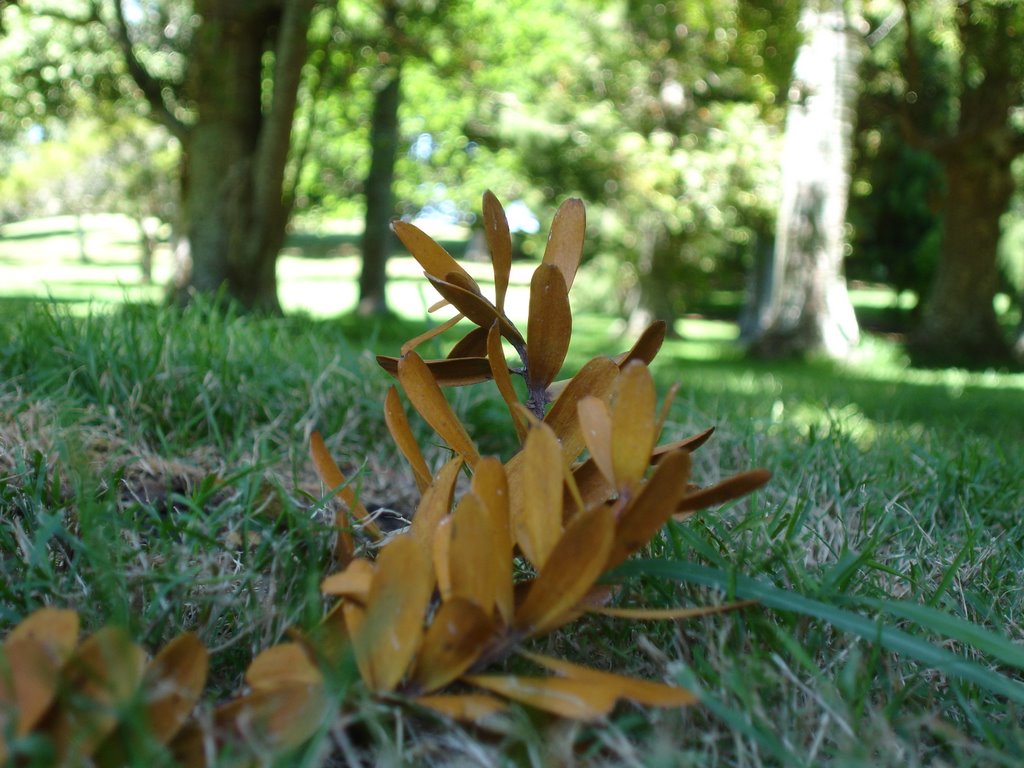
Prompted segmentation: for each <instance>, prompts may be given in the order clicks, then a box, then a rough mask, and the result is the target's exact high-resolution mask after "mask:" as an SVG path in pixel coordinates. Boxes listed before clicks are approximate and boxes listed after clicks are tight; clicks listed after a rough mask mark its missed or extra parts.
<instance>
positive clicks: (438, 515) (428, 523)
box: [409, 456, 462, 549]
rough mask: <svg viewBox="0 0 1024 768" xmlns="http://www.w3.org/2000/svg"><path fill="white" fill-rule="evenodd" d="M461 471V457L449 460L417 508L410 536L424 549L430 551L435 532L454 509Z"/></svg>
mask: <svg viewBox="0 0 1024 768" xmlns="http://www.w3.org/2000/svg"><path fill="white" fill-rule="evenodd" d="M461 469H462V458H461V457H459V456H456V457H454V458H452V459H449V460H448V461H447V462H446V463H445V465H444V466H443V467H441V471H440V472H438V473H437V477H435V478H434V482H433V483H431V484H430V487H429V488H427V490H426V493H424V494H423V498H422V499H420V503H419V506H417V507H416V514H415V515H413V517H412V525H411V526H410V527H409V534H410V535H411V536H412V537H413V538H414V539H416V541H418V542H419V543H420V546H422V547H423V548H424V549H429V548H431V547H432V546H433V545H434V531H435V530H436V529H437V526H438V524H439V523H440V522H441V520H443V519H444V517H445V516H446V515H447V514H448V512H449V511H450V510H451V508H452V496H453V494H454V493H455V481H456V480H458V479H459V470H461Z"/></svg>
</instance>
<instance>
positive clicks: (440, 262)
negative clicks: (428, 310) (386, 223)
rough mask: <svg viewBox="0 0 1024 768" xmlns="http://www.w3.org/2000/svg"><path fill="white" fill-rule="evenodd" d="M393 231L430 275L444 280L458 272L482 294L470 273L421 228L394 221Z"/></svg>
mask: <svg viewBox="0 0 1024 768" xmlns="http://www.w3.org/2000/svg"><path fill="white" fill-rule="evenodd" d="M391 229H392V230H394V233H395V234H396V235H398V239H399V240H401V241H402V245H404V246H405V247H406V249H407V250H408V251H409V253H411V254H412V257H413V258H414V259H416V261H418V262H419V263H420V266H421V267H423V269H424V270H425V271H426V272H427V274H428V275H433V276H434V277H440V278H443V277H444V276H445V275H447V274H448V273H449V272H456V273H458V274H460V275H462V276H463V277H464V278H465V279H466V280H467V281H468V282H469V283H470V284H471V285H473V286H475V290H476V292H477V293H479V292H480V286H478V285H477V284H476V281H475V280H473V278H472V277H470V276H469V273H468V272H466V270H464V269H463V268H462V267H460V266H459V263H458V262H457V261H456V260H455V259H453V258H452V257H451V254H449V253H448V251H446V250H445V249H444V248H442V247H441V246H440V245H438V244H437V243H436V242H435V241H434V239H433V238H432V237H430V235H428V234H427V233H425V232H424V231H423V230H421V229H420V228H419V227H417V226H416V225H414V224H409V223H408V222H405V221H393V222H391Z"/></svg>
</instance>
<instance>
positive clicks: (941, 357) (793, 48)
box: [0, 0, 1024, 367]
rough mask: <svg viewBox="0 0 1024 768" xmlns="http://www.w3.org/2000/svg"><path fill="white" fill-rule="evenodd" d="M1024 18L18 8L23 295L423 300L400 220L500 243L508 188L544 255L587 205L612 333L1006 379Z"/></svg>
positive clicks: (866, 5) (1019, 245)
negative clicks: (666, 331)
mask: <svg viewBox="0 0 1024 768" xmlns="http://www.w3.org/2000/svg"><path fill="white" fill-rule="evenodd" d="M1022 32H1024V5H1022V4H1019V3H1008V2H999V1H998V0H972V1H971V2H961V1H959V0H927V1H926V0H860V1H858V0H745V1H740V0H677V1H676V2H671V1H666V2H654V1H648V0H617V1H615V2H586V1H584V0H523V1H522V2H516V3H499V2H491V1H490V0H475V1H473V2H470V0H384V1H383V2H368V1H366V0H341V1H339V2H336V3H335V2H320V1H319V0H290V1H288V2H285V1H284V0H253V1H252V2H238V1H237V0H194V1H193V2H188V1H186V0H161V1H159V2H157V1H153V0H67V1H66V2H47V1H46V0H14V1H13V2H12V1H10V0H8V1H7V2H0V295H2V296H3V297H7V298H8V299H11V298H17V297H22V298H24V297H32V298H46V297H51V298H53V299H56V300H60V301H68V302H82V303H83V306H85V305H91V306H93V307H95V306H96V305H97V304H98V303H102V302H113V303H115V304H116V303H120V302H124V301H150V302H162V301H177V302H188V301H191V300H192V299H193V298H194V297H195V296H197V295H200V294H203V293H212V292H217V291H220V292H221V293H222V294H225V295H227V296H229V297H231V298H233V299H235V300H237V301H238V302H239V303H240V305H241V306H242V307H244V308H246V309H252V310H258V311H269V312H279V311H285V312H289V313H295V312H307V313H309V314H311V315H314V316H327V315H337V314H340V313H345V312H357V313H359V314H360V315H377V314H383V313H387V312H392V313H399V314H401V315H405V316H408V317H414V316H420V317H422V316H423V315H424V312H425V308H426V307H427V306H429V304H430V303H432V301H433V299H432V298H431V297H425V296H423V295H422V294H421V293H420V289H419V288H418V287H415V286H418V284H419V282H421V281H420V280H419V279H418V278H419V274H420V272H419V269H418V267H417V266H416V265H415V263H414V262H413V261H412V260H411V259H409V258H408V255H407V254H405V253H404V252H403V251H401V249H400V248H399V246H398V243H397V241H395V240H394V239H393V236H392V235H391V233H390V230H389V222H390V221H391V220H392V219H393V218H394V217H402V218H405V219H408V220H412V221H414V222H415V223H416V224H417V225H419V226H420V227H421V228H423V229H424V230H425V231H427V232H429V233H430V234H432V235H433V236H434V237H435V238H437V239H439V240H440V241H442V242H443V243H444V244H445V246H446V247H448V248H449V249H450V250H451V251H452V253H453V254H454V255H456V256H457V257H459V258H463V257H465V258H466V259H468V260H469V261H470V262H472V261H473V260H480V259H484V258H485V256H486V245H485V243H484V241H483V236H482V231H481V229H480V219H479V215H478V214H479V210H480V199H481V194H482V193H483V191H484V190H486V189H491V190H493V191H494V192H495V194H496V195H497V196H498V198H499V199H500V200H501V201H502V202H503V203H504V205H505V208H506V211H507V214H508V217H509V220H510V224H511V227H512V230H513V232H514V238H515V244H516V248H517V253H518V255H520V256H521V257H522V258H523V259H530V260H536V259H537V258H539V256H540V254H541V253H542V252H543V244H544V240H545V236H546V232H547V228H548V226H549V224H550V217H551V215H552V214H553V211H554V210H555V208H556V206H557V204H558V203H559V202H560V201H561V200H563V199H565V198H566V197H570V196H578V197H581V198H583V199H584V201H585V202H586V204H587V214H588V228H587V243H586V249H585V257H584V258H585V260H586V265H585V269H584V271H583V272H582V273H581V275H582V278H581V280H580V281H579V282H578V283H577V285H578V286H579V287H578V288H577V291H576V293H577V295H576V296H575V297H574V300H575V301H576V304H577V309H578V310H581V311H584V312H592V313H594V314H595V316H597V317H602V316H604V317H607V318H623V319H624V320H623V321H622V322H623V323H624V325H623V327H627V326H629V327H637V326H641V325H642V324H644V323H646V322H648V321H649V320H650V319H652V318H662V319H666V320H668V321H669V323H670V327H671V328H672V329H673V331H674V332H675V333H676V334H678V335H680V336H681V337H688V338H694V337H697V336H700V335H701V334H711V335H712V336H714V337H715V338H716V339H718V340H721V341H729V342H732V341H734V340H739V341H740V342H741V344H742V347H741V348H742V349H743V350H745V352H747V353H749V354H751V355H757V356H761V357H769V358H773V357H780V356H785V357H790V356H793V355H807V354H811V355H825V356H828V357H832V358H840V359H842V358H846V357H849V356H850V355H853V354H856V352H855V350H856V349H857V348H858V344H860V345H861V346H863V339H864V338H869V339H875V340H879V339H880V340H882V342H883V343H885V344H888V345H890V346H891V347H893V348H895V349H898V350H900V354H903V351H904V350H905V351H906V353H908V354H910V355H911V357H912V359H913V360H914V361H915V362H921V363H924V364H928V365H962V366H969V367H979V366H992V365H996V366H1003V367H1005V366H1014V365H1016V364H1017V363H1015V357H1014V346H1015V345H1016V346H1017V351H1018V355H1019V353H1020V350H1021V348H1022V347H1024V344H1022V342H1021V338H1022V335H1021V328H1022V325H1021V321H1020V317H1021V309H1020V308H1021V297H1022V292H1024V198H1022V196H1021V193H1020V190H1021V188H1022V187H1021V184H1022V181H1024V164H1022V162H1021V161H1020V155H1021V153H1022V152H1024V46H1022V45H1021V41H1020V38H1021V34H1022ZM483 266H484V272H483V273H482V275H483V276H486V274H487V270H486V265H483ZM523 275H525V277H524V278H523V280H521V281H520V291H519V293H518V294H515V292H513V294H510V295H512V296H514V295H519V296H520V299H522V300H523V301H525V287H526V283H525V281H526V280H528V275H529V271H528V269H525V268H524V271H523ZM514 279H516V278H515V276H514ZM513 312H515V310H514V309H513ZM1016 359H1017V360H1019V356H1018V357H1017V358H1016Z"/></svg>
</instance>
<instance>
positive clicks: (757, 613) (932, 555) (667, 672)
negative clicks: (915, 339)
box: [0, 243, 1024, 766]
mask: <svg viewBox="0 0 1024 768" xmlns="http://www.w3.org/2000/svg"><path fill="white" fill-rule="evenodd" d="M8 245H10V244H9V243H8ZM312 264H319V265H320V266H323V262H312ZM95 268H96V269H100V268H101V267H98V266H97V267H95ZM310 269H312V267H311V266H310ZM73 307H74V305H70V304H68V305H52V304H51V305H47V304H37V303H34V302H28V301H25V300H17V299H8V300H5V301H3V302H0V316H2V317H3V318H4V322H3V324H2V325H0V373H2V377H0V378H2V381H3V383H2V384H0V626H2V627H3V629H4V630H6V629H7V628H9V627H10V626H12V625H13V624H14V623H16V622H17V621H18V620H19V619H20V618H21V617H23V616H24V615H25V614H26V613H27V612H29V611H31V610H32V609H34V608H36V607H39V606H41V605H44V604H58V605H66V606H71V607H74V608H76V609H77V610H78V611H80V613H81V614H82V617H83V623H84V625H85V627H86V628H87V629H88V630H94V629H96V628H98V627H99V626H101V625H103V624H105V623H108V622H113V623H118V624H122V625H124V626H127V627H128V628H129V629H130V631H131V632H132V633H133V634H134V636H135V637H137V638H139V639H140V640H141V641H143V642H144V643H145V644H146V646H147V647H148V648H149V649H151V650H152V649H154V648H156V647H158V646H159V645H160V644H161V643H163V642H166V640H167V639H169V638H170V637H171V636H173V635H174V634H175V633H176V632H178V631H180V630H182V629H186V628H190V629H194V630H195V631H197V632H198V633H199V634H200V636H201V637H202V639H203V641H204V642H205V643H206V644H207V645H208V646H209V647H210V648H211V649H212V650H213V651H214V662H213V675H212V680H211V687H210V692H209V696H208V697H207V700H206V703H205V704H204V706H210V705H212V703H213V702H214V701H216V699H217V698H218V697H222V696H226V695H228V694H230V693H231V692H233V691H236V690H238V687H239V685H240V675H241V672H242V670H243V669H244V667H245V665H246V664H247V663H248V661H249V659H250V658H251V657H252V655H253V654H254V653H256V652H257V651H258V650H260V649H262V648H265V647H267V646H268V645H270V644H271V643H273V642H275V641H278V640H280V639H281V638H282V636H283V633H284V632H285V630H286V629H287V628H288V627H289V626H300V627H309V626H311V625H313V624H315V622H316V621H317V620H318V619H319V618H320V616H321V615H322V611H323V607H324V604H323V601H322V600H321V598H320V596H319V594H318V584H319V580H320V578H321V577H322V575H323V574H324V572H325V570H326V569H327V568H328V566H329V548H330V536H329V534H328V531H327V530H326V527H325V524H324V518H325V516H324V509H323V508H324V504H323V503H322V501H321V500H320V494H321V489H320V487H319V485H318V483H317V482H316V480H315V477H314V475H313V473H312V469H311V467H310V463H309V461H308V459H307V454H306V445H307V441H308V436H309V434H310V432H311V431H312V430H313V429H319V430H320V431H321V432H323V433H324V434H325V435H327V436H328V444H329V446H330V448H331V449H332V451H333V453H334V454H335V455H336V456H338V457H340V459H341V463H342V465H343V469H346V470H348V471H349V472H352V473H354V474H355V476H356V478H357V480H356V482H357V483H359V485H360V491H361V494H362V495H363V497H364V498H365V499H367V500H369V501H371V502H373V503H376V504H382V505H386V506H389V507H392V508H396V509H398V510H400V511H407V510H408V509H409V508H410V507H411V505H412V504H414V503H415V499H416V493H415V487H414V485H413V483H412V479H411V477H410V476H409V473H407V472H405V471H404V469H403V468H402V467H401V466H400V462H398V461H396V459H395V456H396V452H395V451H394V449H393V448H392V447H391V445H390V441H389V439H388V438H387V433H386V429H385V427H384V425H383V419H382V416H381V411H380V404H381V402H382V399H383V394H384V390H385V388H386V386H387V385H388V383H389V382H388V380H387V377H386V376H385V375H384V374H382V373H381V372H380V371H379V370H378V369H377V368H376V365H375V363H374V361H373V359H372V356H371V355H370V354H369V353H368V351H367V350H373V351H375V352H390V353H394V352H395V351H396V350H397V347H398V345H399V344H400V342H401V341H402V340H404V339H405V338H407V337H408V336H410V335H412V334H413V333H414V332H415V331H416V330H417V329H418V328H420V327H421V326H419V325H417V324H416V323H415V322H414V321H412V320H405V319H398V320H393V321H391V322H390V323H387V324H384V325H378V326H368V325H367V324H366V323H362V322H359V321H357V320H355V319H354V318H351V317H344V316H343V317H339V318H332V319H319V318H317V317H315V316H313V315H293V316H290V317H286V318H284V319H258V318H251V317H237V316H232V315H230V314H228V315H224V314H220V313H218V312H215V311H213V310H211V309H210V308H209V307H204V306H195V307H192V308H190V309H188V310H186V311H184V312H177V311H172V310H167V309H161V308H157V307H154V306H149V305H144V304H125V305H123V306H117V307H116V308H112V309H110V310H109V311H108V310H106V309H105V310H104V311H99V310H100V308H101V307H100V305H99V304H94V305H93V306H92V308H91V310H87V311H84V312H82V311H79V310H77V309H74V311H72V310H73ZM612 327H614V324H613V323H611V322H610V321H609V319H608V318H606V317H601V316H598V315H591V316H583V317H580V318H578V320H577V322H576V329H577V338H576V339H575V341H574V346H573V350H572V355H571V358H570V360H569V362H568V363H567V369H575V368H576V367H578V365H579V364H580V363H581V362H582V360H583V359H584V358H585V357H586V356H588V355H591V354H595V353H598V352H614V351H619V350H621V349H624V348H625V347H626V346H628V344H629V341H630V340H629V339H626V338H619V337H618V336H616V335H615V334H613V333H612V332H611V331H609V328H612ZM681 330H682V331H683V333H684V335H685V337H686V338H685V340H673V341H669V342H667V343H666V345H665V349H664V350H663V352H662V355H661V356H659V358H658V360H657V361H656V363H655V365H654V366H653V369H654V371H655V374H656V376H657V377H658V379H659V384H660V387H661V389H662V391H664V389H665V388H666V387H667V385H668V384H669V382H672V381H679V382H680V383H681V385H682V389H681V391H680V395H679V397H678V399H677V401H676V404H675V406H674V407H673V409H672V412H671V414H670V418H669V422H668V425H667V431H668V434H667V435H666V439H667V438H670V437H675V436H681V435H684V434H690V433H693V432H696V431H698V430H700V429H703V428H704V427H706V426H708V425H715V426H716V427H717V433H716V435H715V437H714V439H713V440H712V441H711V442H710V443H709V444H708V445H706V446H704V447H703V448H702V449H701V450H700V451H699V452H698V453H697V454H695V471H696V475H697V480H698V481H699V482H702V483H710V482H713V481H715V480H716V479H718V478H719V477H720V476H723V475H725V474H728V473H731V472H733V471H736V470H740V469H744V468H748V467H751V466H755V465H757V466H766V467H769V468H771V469H772V470H773V472H774V473H775V476H774V479H773V481H772V482H771V484H770V485H769V486H768V487H767V488H766V489H764V490H762V491H760V492H758V493H757V494H755V495H754V496H753V497H751V498H750V499H747V500H744V501H742V502H740V503H736V504H733V505H731V506H729V507H728V508H725V509H720V510H717V511H711V512H705V513H702V514H700V515H699V516H697V517H696V518H694V519H692V520H690V521H689V522H687V523H685V524H676V523H672V524H670V525H669V526H668V527H667V529H666V531H665V533H664V535H663V536H662V537H660V538H659V539H658V541H657V542H656V544H655V545H654V546H653V547H652V549H651V551H650V552H649V553H648V556H647V557H646V558H645V559H642V560H639V561H635V562H633V563H631V564H629V565H627V566H625V567H624V568H623V569H622V570H621V571H620V573H619V574H618V578H619V579H621V581H622V583H623V585H624V590H623V597H622V599H623V602H627V603H632V604H642V605H649V606H672V605H681V604H691V603H692V604H704V603H708V602H717V601H724V600H729V599H733V598H734V597H736V598H742V597H754V598H756V599H758V600H759V601H760V602H761V605H760V606H758V607H756V608H751V609H747V610H745V611H744V612H742V613H737V614H728V615H721V616H712V617H708V618H705V619H700V620H695V621H690V622H685V623H678V624H673V623H669V624H659V623H654V622H639V623H626V622H622V621H616V620H613V619H608V618H602V617H591V618H585V619H583V620H581V621H580V622H579V623H578V624H576V625H574V626H573V628H572V629H571V630H569V631H563V632H559V633H556V634H555V635H553V636H551V637H550V638H548V639H547V640H545V641H544V643H543V645H544V647H545V648H547V649H548V650H552V651H556V650H557V651H558V652H561V653H564V654H565V655H567V656H568V657H570V658H578V659H586V660H587V661H588V662H589V663H591V664H594V665H598V666H605V667H608V668H613V669H617V670H619V671H623V672H628V673H633V674H638V675H647V676H651V677H659V676H667V677H668V678H669V679H674V680H677V681H678V682H680V683H683V684H686V685H689V686H691V687H693V688H694V689H696V690H699V691H700V693H701V697H702V706H700V707H696V708H692V709H689V710H684V711H667V712H666V711H643V710H639V709H633V708H629V707H622V708H620V710H618V711H617V713H616V714H615V716H614V717H612V718H610V719H609V720H608V721H607V722H604V723H600V724H598V725H597V726H579V725H571V724H565V723H557V722H551V721H546V720H543V719H539V718H537V717H535V716H533V715H530V714H529V713H525V712H523V713H520V714H518V715H517V716H516V717H515V718H514V719H513V720H512V722H511V723H510V726H509V728H508V730H507V731H506V732H505V733H503V734H487V733H479V732H473V731H469V730H465V729H461V728H454V727H449V726H447V725H443V726H442V725H440V724H438V723H436V722H434V721H430V720H423V719H420V718H417V717H412V716H410V715H409V714H408V713H402V712H396V711H395V710H393V709H392V708H388V707H381V706H380V705H378V704H375V703H373V702H370V701H368V700H365V699H361V698H359V696H358V695H356V693H355V691H356V689H352V697H351V698H350V699H349V700H347V702H346V704H345V708H344V711H343V712H342V714H340V715H339V719H338V721H337V723H335V725H337V724H340V723H345V724H347V726H348V729H347V730H345V731H339V730H337V729H336V730H335V731H334V733H325V734H323V735H322V737H321V738H319V739H317V740H316V741H315V743H313V744H312V745H310V746H309V747H308V748H307V749H306V750H305V752H304V753H303V755H301V756H295V757H294V764H300V762H301V761H302V760H305V761H306V762H305V763H304V764H308V765H341V764H346V761H348V762H349V763H351V762H353V761H355V760H356V759H358V760H361V761H362V762H365V763H366V764H373V763H381V764H390V763H396V764H397V763H414V764H438V765H448V764H456V763H457V764H469V765H473V764H499V763H500V762H502V761H504V762H505V763H506V764H519V763H526V764H530V763H532V764H536V765H541V764H551V763H571V762H574V761H575V762H577V763H583V764H615V765H622V764H633V765H666V766H668V765H680V766H683V765H696V766H719V765H734V766H759V765H786V766H790V765H806V766H816V765H841V766H861V765H863V766H917V765H920V766H925V765H929V766H930V765H936V766H937V765H963V766H972V765H976V766H999V765H1005V766H1014V765H1019V764H1021V763H1022V761H1024V717H1022V712H1024V704H1022V703H1021V700H1020V698H1019V696H1020V694H1019V691H1020V690H1021V684H1022V683H1024V674H1022V671H1021V670H1022V666H1024V645H1022V643H1021V640H1022V638H1024V629H1022V627H1024V597H1022V590H1021V587H1020V583H1021V575H1022V563H1024V525H1022V522H1021V517H1020V511H1021V509H1024V484H1022V483H1021V481H1020V473H1021V468H1022V467H1024V444H1022V442H1021V440H1020V424H1021V423H1022V422H1024V376H1020V375H1017V376H1013V375H1005V374H995V373H990V374H967V373H964V372H959V371H949V372H935V371H930V372H918V371H912V370H909V369H907V368H906V366H905V363H904V362H903V360H902V358H901V357H900V355H899V353H898V351H897V350H896V349H895V348H894V347H893V346H892V345H891V344H890V343H889V342H887V341H885V340H871V341H869V343H868V344H867V345H866V346H865V349H864V350H863V351H862V352H861V358H860V359H858V360H855V361H854V362H852V363H851V364H849V365H845V366H837V365H829V364H824V363H817V364H795V363H791V364H785V365H769V364H765V363H750V362H748V361H744V360H742V359H740V358H739V357H738V355H737V354H736V353H734V352H733V351H731V348H730V347H729V339H730V338H731V334H732V333H733V331H732V328H731V326H730V325H729V324H727V323H722V322H706V321H699V320H696V319H688V320H685V321H683V324H682V326H681ZM452 398H453V403H454V404H455V407H456V409H457V410H458V412H460V413H461V414H463V415H465V416H466V418H467V421H468V422H469V425H470V431H471V434H473V435H474V437H476V438H477V440H478V442H479V443H480V445H481V449H482V450H483V451H485V452H496V453H500V454H503V455H508V453H509V451H510V450H511V449H512V446H513V435H512V433H511V430H510V429H508V426H507V419H506V416H505V413H504V408H503V406H502V405H501V404H500V401H499V399H498V398H497V395H496V393H495V392H493V391H492V387H491V386H490V385H482V386H480V387H476V388H468V389H462V390H458V391H456V392H454V393H452ZM417 428H418V429H419V430H420V433H419V434H420V436H421V437H422V442H423V443H425V444H427V445H428V446H431V447H430V448H429V450H428V457H429V459H430V460H431V461H432V462H433V463H434V464H435V465H436V463H437V462H438V461H440V460H441V459H442V458H443V456H444V452H443V450H442V449H441V448H440V447H439V446H433V445H432V442H433V440H434V439H433V438H432V436H431V434H430V433H429V431H428V430H427V429H426V427H425V426H423V425H422V424H420V425H418V427H417ZM352 674H353V673H352V671H351V670H348V671H347V672H343V673H342V678H343V682H350V681H351V676H352ZM345 675H347V677H345ZM41 754H42V753H40V755H41ZM161 760H162V761H163V763H161ZM36 762H37V764H45V759H44V757H41V756H39V755H37V761H36ZM149 762H150V763H155V764H157V765H159V764H166V757H164V758H161V757H160V756H159V755H157V756H156V757H154V758H152V759H151V760H149Z"/></svg>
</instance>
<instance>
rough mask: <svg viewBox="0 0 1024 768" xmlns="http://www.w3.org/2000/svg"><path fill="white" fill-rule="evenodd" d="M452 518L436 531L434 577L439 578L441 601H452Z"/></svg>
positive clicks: (438, 589) (438, 586) (447, 519)
mask: <svg viewBox="0 0 1024 768" xmlns="http://www.w3.org/2000/svg"><path fill="white" fill-rule="evenodd" d="M451 550H452V518H451V516H450V515H449V516H448V517H445V518H443V519H442V520H441V521H440V522H439V523H438V524H437V528H435V529H434V546H433V547H432V548H431V554H432V556H433V558H434V576H435V577H436V578H437V592H438V594H439V595H440V596H441V600H442V601H445V600H451V599H452V556H451Z"/></svg>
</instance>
